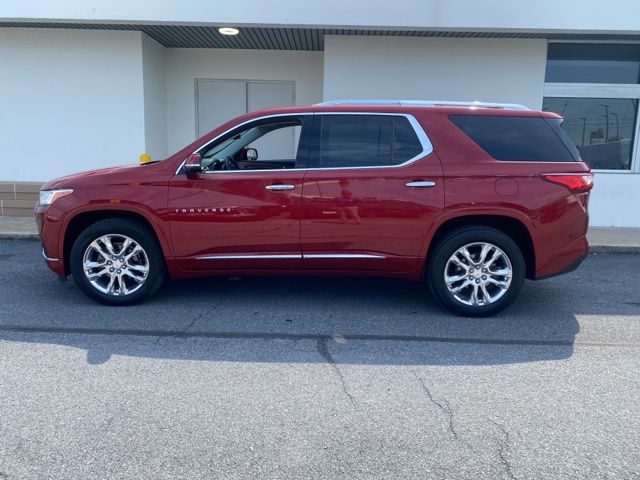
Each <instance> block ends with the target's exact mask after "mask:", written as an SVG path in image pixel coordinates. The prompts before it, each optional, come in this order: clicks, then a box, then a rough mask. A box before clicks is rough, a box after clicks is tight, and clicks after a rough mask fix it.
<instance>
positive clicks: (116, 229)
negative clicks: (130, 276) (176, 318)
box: [69, 218, 165, 305]
mask: <svg viewBox="0 0 640 480" xmlns="http://www.w3.org/2000/svg"><path fill="white" fill-rule="evenodd" d="M103 235H124V236H127V237H129V238H130V239H132V240H134V241H135V242H136V243H138V244H139V245H140V246H141V247H142V249H143V250H144V252H145V253H146V257H147V259H148V273H147V276H146V279H145V280H144V282H142V286H140V287H139V288H138V289H137V290H135V291H133V292H132V293H130V294H124V295H117V296H116V295H112V294H107V293H103V292H101V291H100V290H98V289H97V288H96V287H94V286H93V285H92V284H91V282H90V281H89V279H88V278H87V276H86V275H85V271H84V268H83V257H84V254H85V251H86V250H87V248H88V247H89V245H90V244H91V243H92V242H93V241H94V240H95V239H97V238H100V237H101V236H103ZM69 264H70V267H71V273H72V274H73V278H74V280H75V282H76V284H77V285H78V287H80V290H82V291H83V292H84V293H85V294H86V295H87V296H89V297H90V298H92V299H93V300H96V301H97V302H100V303H103V304H105V305H132V304H135V303H140V302H143V301H144V300H146V299H148V298H149V297H150V296H151V295H153V294H154V293H155V292H156V291H157V290H158V288H160V286H161V285H162V283H163V281H164V277H165V264H164V256H163V254H162V250H161V248H160V245H159V244H158V241H157V239H156V237H155V235H154V234H153V233H152V232H150V231H149V229H148V228H147V227H145V226H143V225H141V224H139V223H137V222H135V221H132V220H128V219H125V218H111V219H106V220H100V221H98V222H96V223H94V224H93V225H90V226H89V227H87V228H86V229H85V230H84V231H83V232H82V233H80V235H78V238H77V239H76V241H75V242H74V244H73V247H72V248H71V255H70V258H69ZM125 291H126V289H125Z"/></svg>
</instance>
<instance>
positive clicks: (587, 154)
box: [542, 97, 638, 170]
mask: <svg viewBox="0 0 640 480" xmlns="http://www.w3.org/2000/svg"><path fill="white" fill-rule="evenodd" d="M542 109H543V110H546V111H551V112H556V113H558V114H560V115H562V117H564V121H563V122H562V129H563V130H564V131H565V132H566V133H567V134H568V135H569V137H570V138H571V140H572V141H573V143H574V144H575V145H576V147H578V150H579V151H580V156H581V157H582V159H583V160H584V161H586V162H587V163H588V164H589V165H590V166H591V168H593V169H600V170H630V169H631V154H632V148H631V147H632V145H633V139H634V133H635V126H636V120H637V116H638V100H634V99H628V98H570V97H545V99H544V103H543V107H542Z"/></svg>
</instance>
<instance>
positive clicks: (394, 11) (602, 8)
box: [0, 0, 640, 33]
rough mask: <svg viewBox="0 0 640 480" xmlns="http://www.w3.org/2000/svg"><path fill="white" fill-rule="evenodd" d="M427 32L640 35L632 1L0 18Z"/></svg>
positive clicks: (235, 8)
mask: <svg viewBox="0 0 640 480" xmlns="http://www.w3.org/2000/svg"><path fill="white" fill-rule="evenodd" d="M1 17H5V18H9V19H49V20H57V21H63V20H82V21H86V22H96V21H100V22H103V21H105V22H106V21H118V22H131V23H136V22H138V23H140V22H147V23H153V22H167V23H193V24H213V25H223V24H232V25H239V26H241V25H250V24H253V25H256V24H257V25H260V24H262V25H287V26H299V25H312V26H327V27H336V26H337V27H342V26H346V27H347V28H351V26H353V27H382V28H393V27H396V28H398V27H404V28H413V29H418V30H421V29H427V30H447V29H453V30H465V29H476V30H477V29H480V30H535V31H556V30H558V31H575V32H591V33H607V32H614V31H618V32H628V33H631V32H639V31H640V2H638V0H609V1H608V2H606V4H603V2H602V1H601V0H562V1H558V0H535V1H533V0H530V1H525V0H520V1H515V0H481V1H480V0H395V1H394V2H393V3H389V2H388V1H386V0H369V1H367V2H362V1H354V0H351V1H349V0H346V1H345V0H322V1H321V2H301V1H300V0H271V1H269V2H266V1H264V0H236V1H233V2H211V1H206V0H181V1H180V2H169V1H164V2H158V1H154V0H138V1H131V0H109V1H106V0H102V1H100V0H65V1H63V2H62V1H58V2H55V1H51V0H29V1H25V0H3V2H2V4H1V6H0V18H1Z"/></svg>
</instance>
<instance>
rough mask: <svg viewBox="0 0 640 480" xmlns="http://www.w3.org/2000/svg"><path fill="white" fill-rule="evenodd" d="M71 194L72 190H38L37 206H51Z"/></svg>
mask: <svg viewBox="0 0 640 480" xmlns="http://www.w3.org/2000/svg"><path fill="white" fill-rule="evenodd" d="M70 193H73V188H60V189H58V190H40V200H39V201H38V205H40V206H45V205H51V204H52V203H53V202H55V201H56V200H57V199H59V198H61V197H64V196H66V195H69V194H70Z"/></svg>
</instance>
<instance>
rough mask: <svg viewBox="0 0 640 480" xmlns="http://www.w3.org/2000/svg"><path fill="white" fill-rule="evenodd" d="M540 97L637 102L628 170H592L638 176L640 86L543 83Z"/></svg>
mask: <svg viewBox="0 0 640 480" xmlns="http://www.w3.org/2000/svg"><path fill="white" fill-rule="evenodd" d="M552 43H583V44H586V45H588V44H590V43H613V44H620V43H626V44H638V43H639V42H635V41H626V42H625V41H618V40H615V41H614V40H612V41H598V40H593V41H591V40H588V41H576V40H567V41H554V42H549V44H552ZM542 97H543V101H544V97H566V98H605V99H606V98H612V99H615V98H620V99H630V100H637V101H638V110H639V111H638V112H637V113H636V124H635V126H634V129H633V132H634V136H633V140H634V142H633V146H632V148H631V159H630V160H631V165H630V167H629V170H612V169H593V171H594V172H596V173H616V174H621V175H629V174H640V147H639V146H638V143H640V84H632V83H564V82H545V84H544V88H543V92H542Z"/></svg>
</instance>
